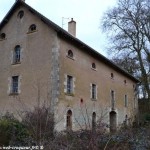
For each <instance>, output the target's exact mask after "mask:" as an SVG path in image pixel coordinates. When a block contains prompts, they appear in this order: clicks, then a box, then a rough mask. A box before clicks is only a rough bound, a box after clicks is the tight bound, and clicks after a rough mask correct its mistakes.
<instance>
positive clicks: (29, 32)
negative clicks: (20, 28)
mask: <svg viewBox="0 0 150 150" xmlns="http://www.w3.org/2000/svg"><path fill="white" fill-rule="evenodd" d="M37 31H38V30H34V31H28V32H27V34H32V33H35V32H37Z"/></svg>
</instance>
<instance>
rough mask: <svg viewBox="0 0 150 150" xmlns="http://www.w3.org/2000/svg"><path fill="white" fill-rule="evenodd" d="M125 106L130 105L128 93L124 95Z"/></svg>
mask: <svg viewBox="0 0 150 150" xmlns="http://www.w3.org/2000/svg"><path fill="white" fill-rule="evenodd" d="M124 106H125V107H128V96H127V95H125V96H124Z"/></svg>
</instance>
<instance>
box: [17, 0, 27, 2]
mask: <svg viewBox="0 0 150 150" xmlns="http://www.w3.org/2000/svg"><path fill="white" fill-rule="evenodd" d="M16 1H23V2H25V0H16Z"/></svg>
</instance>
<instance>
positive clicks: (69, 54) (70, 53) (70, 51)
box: [67, 50, 73, 58]
mask: <svg viewBox="0 0 150 150" xmlns="http://www.w3.org/2000/svg"><path fill="white" fill-rule="evenodd" d="M67 56H68V57H70V58H73V52H72V50H68V53H67Z"/></svg>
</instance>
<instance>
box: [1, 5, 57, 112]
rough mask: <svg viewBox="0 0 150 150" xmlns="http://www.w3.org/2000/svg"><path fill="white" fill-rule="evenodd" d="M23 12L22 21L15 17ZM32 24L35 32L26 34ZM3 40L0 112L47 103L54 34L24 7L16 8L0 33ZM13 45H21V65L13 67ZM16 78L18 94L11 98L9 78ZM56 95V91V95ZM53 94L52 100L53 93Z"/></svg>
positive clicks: (51, 73) (54, 43)
mask: <svg viewBox="0 0 150 150" xmlns="http://www.w3.org/2000/svg"><path fill="white" fill-rule="evenodd" d="M20 10H23V11H24V17H23V18H22V19H20V18H18V17H17V14H18V12H19V11H20ZM31 24H35V25H36V26H37V30H36V31H35V32H32V33H31V32H28V29H29V26H30V25H31ZM3 32H4V33H5V34H6V39H5V40H1V41H0V56H1V59H0V70H1V73H0V111H1V112H6V111H13V112H14V111H15V110H18V109H20V108H21V109H22V108H23V109H24V107H25V108H27V109H28V108H31V107H33V106H35V105H37V101H38V99H40V101H41V102H43V101H48V102H50V95H51V93H52V92H51V91H52V89H53V88H55V87H52V86H51V83H52V82H55V79H53V80H52V77H53V76H54V75H53V70H54V69H53V67H52V64H53V63H55V62H54V61H53V59H54V57H55V53H54V51H55V49H58V43H57V42H56V41H57V35H56V32H54V31H53V30H52V29H50V28H48V26H47V25H46V24H45V23H44V22H42V21H41V20H39V18H38V17H37V16H36V15H34V14H33V13H31V12H30V11H28V10H27V9H26V8H24V7H23V8H18V9H17V10H16V11H15V12H14V14H13V16H12V17H11V18H10V20H9V21H8V23H7V24H6V25H5V26H4V28H3V29H2V30H1V33H3ZM16 45H20V46H21V64H16V65H12V53H13V50H14V48H15V46H16ZM14 75H19V77H20V94H19V95H16V96H13V95H10V92H9V87H10V86H11V85H10V80H11V77H12V76H14ZM55 93H56V92H55ZM55 93H54V92H53V97H56V94H55Z"/></svg>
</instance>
